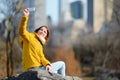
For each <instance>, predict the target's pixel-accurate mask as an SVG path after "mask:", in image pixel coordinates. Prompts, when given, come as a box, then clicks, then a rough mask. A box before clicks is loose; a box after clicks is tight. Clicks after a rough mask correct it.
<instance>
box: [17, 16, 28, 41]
mask: <svg viewBox="0 0 120 80" xmlns="http://www.w3.org/2000/svg"><path fill="white" fill-rule="evenodd" d="M27 22H28V16H23V17H22V18H21V20H20V24H19V28H18V33H19V35H20V36H21V37H22V38H23V39H27V40H29V32H28V31H27V29H26V27H27Z"/></svg>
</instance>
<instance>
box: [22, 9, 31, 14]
mask: <svg viewBox="0 0 120 80" xmlns="http://www.w3.org/2000/svg"><path fill="white" fill-rule="evenodd" d="M29 14H30V13H29V8H25V9H24V10H23V16H29Z"/></svg>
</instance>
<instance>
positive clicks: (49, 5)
mask: <svg viewBox="0 0 120 80" xmlns="http://www.w3.org/2000/svg"><path fill="white" fill-rule="evenodd" d="M46 15H47V16H48V15H50V16H51V18H52V20H53V22H54V23H57V21H58V0H46Z"/></svg>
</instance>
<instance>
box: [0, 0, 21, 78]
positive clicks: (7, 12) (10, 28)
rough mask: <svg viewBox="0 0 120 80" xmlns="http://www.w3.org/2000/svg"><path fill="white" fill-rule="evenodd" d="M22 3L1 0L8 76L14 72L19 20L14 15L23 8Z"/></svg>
mask: <svg viewBox="0 0 120 80" xmlns="http://www.w3.org/2000/svg"><path fill="white" fill-rule="evenodd" d="M21 3H22V2H21V1H20V0H0V11H1V13H0V24H3V26H2V27H4V29H5V36H4V39H5V41H6V56H7V63H6V66H7V67H6V71H7V72H6V73H7V76H10V75H12V74H13V59H12V56H13V44H14V40H15V38H16V30H17V21H14V17H15V16H16V15H17V14H18V13H19V12H20V10H21V9H22V6H21Z"/></svg>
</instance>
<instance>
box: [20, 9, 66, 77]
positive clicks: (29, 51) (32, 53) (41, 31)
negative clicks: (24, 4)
mask: <svg viewBox="0 0 120 80" xmlns="http://www.w3.org/2000/svg"><path fill="white" fill-rule="evenodd" d="M28 16H29V9H28V8H26V9H24V10H23V16H22V18H21V21H20V24H19V30H18V31H19V35H20V45H21V47H22V67H23V71H27V70H34V69H37V70H47V71H48V72H52V73H55V72H57V73H58V74H60V75H62V76H65V63H64V62H63V61H57V62H55V63H50V62H49V61H48V60H47V59H46V58H45V56H44V54H43V45H44V44H47V42H48V38H49V29H48V27H47V26H41V27H39V28H38V29H36V30H35V31H34V32H32V33H30V32H28V31H27V29H26V26H27V22H28Z"/></svg>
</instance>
